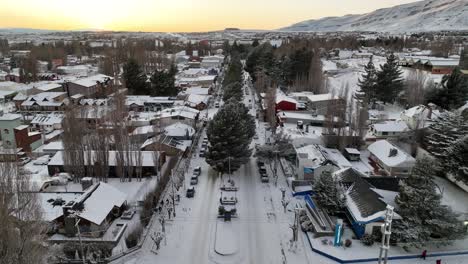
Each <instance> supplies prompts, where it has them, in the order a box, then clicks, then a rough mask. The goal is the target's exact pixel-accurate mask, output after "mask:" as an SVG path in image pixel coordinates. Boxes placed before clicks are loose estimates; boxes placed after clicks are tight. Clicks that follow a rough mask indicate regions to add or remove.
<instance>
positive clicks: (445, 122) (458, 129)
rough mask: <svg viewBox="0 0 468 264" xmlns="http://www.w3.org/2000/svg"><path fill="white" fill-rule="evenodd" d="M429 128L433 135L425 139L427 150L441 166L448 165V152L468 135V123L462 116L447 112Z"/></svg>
mask: <svg viewBox="0 0 468 264" xmlns="http://www.w3.org/2000/svg"><path fill="white" fill-rule="evenodd" d="M429 128H430V130H431V132H430V133H431V134H429V135H428V136H426V137H425V139H424V142H425V144H426V146H427V148H426V149H427V151H429V153H431V154H432V155H433V156H434V157H436V158H437V159H438V160H439V161H440V163H441V164H447V161H448V160H447V150H448V149H449V147H450V146H452V145H453V143H454V142H455V141H457V140H458V139H460V138H461V137H462V136H464V135H467V134H468V122H466V120H465V119H464V118H463V116H461V115H460V114H455V113H451V112H446V113H443V114H441V115H440V117H439V118H438V119H437V121H436V122H434V123H433V124H432V125H431V126H430V127H429Z"/></svg>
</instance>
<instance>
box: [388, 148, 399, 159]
mask: <svg viewBox="0 0 468 264" xmlns="http://www.w3.org/2000/svg"><path fill="white" fill-rule="evenodd" d="M397 154H398V149H396V148H391V149H390V152H389V153H388V156H389V157H395V156H396V155H397Z"/></svg>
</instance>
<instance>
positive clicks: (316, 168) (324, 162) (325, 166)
mask: <svg viewBox="0 0 468 264" xmlns="http://www.w3.org/2000/svg"><path fill="white" fill-rule="evenodd" d="M296 166H297V176H298V179H299V180H313V179H316V178H317V177H320V175H321V174H322V172H324V171H331V172H333V171H336V170H338V169H342V168H350V167H352V164H351V163H350V162H349V161H348V160H347V159H346V158H345V157H344V156H343V154H341V152H340V151H339V150H337V149H332V148H325V147H323V146H321V145H317V144H311V145H305V146H301V147H298V148H296Z"/></svg>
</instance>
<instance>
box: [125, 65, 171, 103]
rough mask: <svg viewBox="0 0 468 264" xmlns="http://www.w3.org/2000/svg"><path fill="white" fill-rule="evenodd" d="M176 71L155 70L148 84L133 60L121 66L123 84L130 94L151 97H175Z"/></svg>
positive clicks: (143, 73)
mask: <svg viewBox="0 0 468 264" xmlns="http://www.w3.org/2000/svg"><path fill="white" fill-rule="evenodd" d="M176 73H177V69H176V68H175V66H174V65H171V66H170V68H169V69H162V70H155V71H154V72H153V74H152V75H151V77H150V79H149V80H150V82H148V76H147V75H146V74H145V72H144V71H143V69H142V68H141V66H140V65H139V64H138V62H137V61H136V60H135V59H130V60H128V61H127V63H126V64H125V65H124V66H123V82H124V85H125V86H126V88H128V91H129V93H130V94H134V95H151V96H176V95H177V93H178V90H177V88H176V87H175V75H176Z"/></svg>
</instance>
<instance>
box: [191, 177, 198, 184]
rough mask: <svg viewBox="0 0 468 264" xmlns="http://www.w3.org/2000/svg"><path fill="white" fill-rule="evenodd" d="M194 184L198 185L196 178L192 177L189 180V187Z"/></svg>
mask: <svg viewBox="0 0 468 264" xmlns="http://www.w3.org/2000/svg"><path fill="white" fill-rule="evenodd" d="M196 184H198V177H197V176H192V178H190V185H196Z"/></svg>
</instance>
